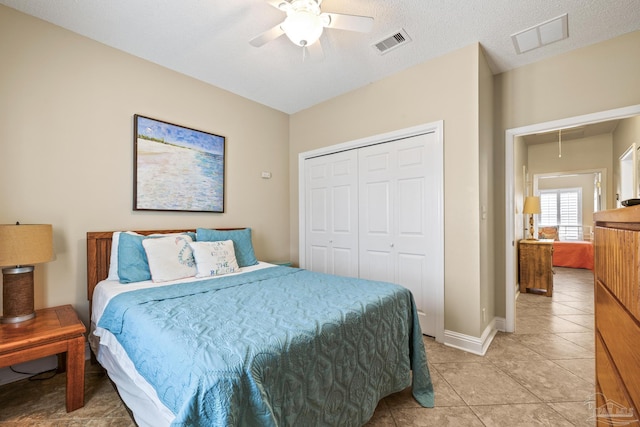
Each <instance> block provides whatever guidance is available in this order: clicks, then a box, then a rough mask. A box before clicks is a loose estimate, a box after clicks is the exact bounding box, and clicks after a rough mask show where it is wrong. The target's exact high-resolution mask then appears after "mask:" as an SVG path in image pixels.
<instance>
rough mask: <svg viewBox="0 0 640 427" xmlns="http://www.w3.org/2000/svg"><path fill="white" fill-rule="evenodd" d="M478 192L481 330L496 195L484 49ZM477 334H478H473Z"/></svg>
mask: <svg viewBox="0 0 640 427" xmlns="http://www.w3.org/2000/svg"><path fill="white" fill-rule="evenodd" d="M479 59H480V61H479V67H478V76H479V99H478V101H479V103H478V106H479V111H478V113H479V115H478V123H479V135H480V139H479V141H480V144H479V165H480V174H479V176H478V178H479V194H480V214H479V216H480V242H479V248H480V319H479V323H480V325H481V326H480V330H479V331H478V332H479V334H481V333H482V332H483V330H484V328H486V327H487V326H489V324H490V323H491V321H492V320H493V318H494V316H495V307H494V304H495V303H494V297H493V295H494V294H495V282H496V281H495V274H496V271H495V262H494V260H493V253H494V252H495V245H496V240H495V234H496V233H495V225H496V216H495V210H494V209H493V206H494V205H495V201H494V198H495V196H496V194H495V192H494V191H493V187H494V185H495V184H494V183H495V175H494V172H495V164H494V161H493V159H494V153H493V145H494V144H493V140H494V135H493V122H494V114H493V74H492V73H491V69H490V68H489V64H488V63H487V60H486V57H485V55H484V52H483V51H482V50H480V56H479ZM477 336H479V335H477Z"/></svg>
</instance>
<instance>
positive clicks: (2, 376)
mask: <svg viewBox="0 0 640 427" xmlns="http://www.w3.org/2000/svg"><path fill="white" fill-rule="evenodd" d="M84 357H85V360H89V358H90V357H91V350H90V349H89V343H85V348H84ZM12 366H13V369H15V370H16V371H19V372H30V374H18V373H16V372H13V371H12V370H11V369H10V368H9V367H6V368H1V369H0V386H1V385H5V384H9V383H12V382H15V381H20V380H23V379H26V378H29V377H30V376H32V375H34V374H37V373H39V372H44V371H48V370H51V369H54V368H56V367H57V366H58V357H57V356H47V357H43V358H42V359H36V360H31V361H29V362H24V363H20V364H17V365H12Z"/></svg>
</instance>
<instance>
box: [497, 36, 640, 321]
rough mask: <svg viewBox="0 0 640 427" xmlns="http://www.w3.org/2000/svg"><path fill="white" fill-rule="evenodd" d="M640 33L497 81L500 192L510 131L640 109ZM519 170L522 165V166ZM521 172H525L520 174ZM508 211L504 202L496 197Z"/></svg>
mask: <svg viewBox="0 0 640 427" xmlns="http://www.w3.org/2000/svg"><path fill="white" fill-rule="evenodd" d="M639 70H640V32H634V33H630V34H626V35H624V36H621V37H618V38H615V39H612V40H608V41H605V42H602V43H598V44H595V45H592V46H588V47H585V48H582V49H578V50H575V51H573V52H570V53H567V54H564V55H558V56H555V57H553V58H550V59H547V60H544V61H539V62H536V63H534V64H531V65H528V66H525V67H521V68H518V69H515V70H512V71H509V72H506V73H502V74H499V75H497V76H495V80H494V83H495V101H496V109H497V111H500V112H501V113H500V115H499V116H497V117H496V128H497V134H496V146H497V149H496V158H495V159H494V161H495V164H496V165H497V167H498V168H500V169H501V173H502V176H500V177H499V178H498V180H497V181H496V187H495V191H496V192H498V193H501V194H504V188H505V181H504V166H503V165H504V141H505V131H506V130H507V129H512V128H517V127H522V126H525V125H531V124H536V123H542V122H547V121H552V120H559V119H564V118H567V117H574V116H579V115H583V114H589V113H595V112H599V111H605V110H611V109H615V108H621V107H626V106H631V105H637V104H640V72H639ZM516 167H517V165H516ZM516 173H519V171H517V170H516ZM495 209H496V210H497V211H498V212H504V210H505V200H504V197H497V198H496V207H495ZM504 224H505V222H504V219H502V225H498V227H497V229H496V233H500V236H497V237H496V238H497V241H498V242H502V244H501V245H499V246H498V247H497V249H498V250H497V251H496V254H495V256H496V271H505V265H504V259H505V248H504V242H505V232H504V231H505V230H504ZM503 276H504V275H500V274H497V275H496V279H497V280H498V281H500V282H497V283H496V295H495V297H496V300H495V301H496V313H497V314H498V315H504V307H505V283H504V277H503Z"/></svg>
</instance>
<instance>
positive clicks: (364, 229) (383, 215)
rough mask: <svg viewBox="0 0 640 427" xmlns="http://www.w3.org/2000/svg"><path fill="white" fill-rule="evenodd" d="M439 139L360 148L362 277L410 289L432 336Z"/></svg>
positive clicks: (423, 324)
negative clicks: (432, 173) (434, 176)
mask: <svg viewBox="0 0 640 427" xmlns="http://www.w3.org/2000/svg"><path fill="white" fill-rule="evenodd" d="M435 141H436V139H435V135H434V134H433V133H431V134H423V135H418V136H414V137H411V138H406V139H401V140H396V141H392V142H388V143H385V144H378V145H373V146H370V147H364V148H361V149H360V150H358V159H359V161H358V172H359V190H358V197H359V220H358V226H359V266H360V277H362V278H365V279H372V280H381V281H387V282H392V283H397V284H400V285H402V286H404V287H406V288H408V289H409V290H411V292H412V293H413V296H414V299H415V302H416V306H417V308H418V311H419V314H420V324H421V327H422V332H423V333H425V334H427V335H432V336H435V332H436V331H435V324H436V318H435V313H436V307H435V298H430V294H433V292H434V286H435V285H436V284H437V283H438V282H437V279H436V278H435V277H431V272H432V271H435V270H434V269H430V267H432V266H430V262H433V261H432V260H433V259H435V258H434V257H433V256H432V255H433V253H434V251H437V250H438V247H437V243H438V242H437V239H436V238H435V236H436V235H437V233H436V231H435V230H437V228H436V227H437V224H436V219H437V217H436V214H435V212H436V210H435V209H433V207H435V206H437V203H438V199H437V195H438V191H437V189H436V188H432V186H433V184H431V183H430V180H429V170H430V169H432V170H435V169H434V166H435V165H436V163H435V162H437V161H442V160H441V159H440V158H438V156H436V155H434V154H433V153H432V152H431V151H432V150H433V148H434V147H436V145H435V144H436V142H435ZM430 207H431V209H430ZM430 284H431V288H430V286H429V285H430Z"/></svg>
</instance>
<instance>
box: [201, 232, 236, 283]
mask: <svg viewBox="0 0 640 427" xmlns="http://www.w3.org/2000/svg"><path fill="white" fill-rule="evenodd" d="M189 246H191V249H192V250H193V257H194V259H195V260H196V268H197V270H198V273H197V274H196V277H208V276H219V275H221V274H229V273H234V272H235V271H237V270H238V268H239V267H238V262H237V261H236V254H235V250H234V248H233V241H232V240H224V241H217V242H194V243H189Z"/></svg>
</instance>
